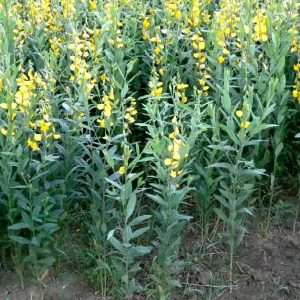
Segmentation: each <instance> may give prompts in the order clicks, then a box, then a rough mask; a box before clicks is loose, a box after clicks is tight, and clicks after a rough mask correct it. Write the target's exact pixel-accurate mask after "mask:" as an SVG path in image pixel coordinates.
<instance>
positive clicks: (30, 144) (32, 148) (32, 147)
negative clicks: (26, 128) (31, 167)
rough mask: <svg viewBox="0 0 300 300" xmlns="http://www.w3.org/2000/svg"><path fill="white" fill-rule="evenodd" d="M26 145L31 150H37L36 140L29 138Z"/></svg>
mask: <svg viewBox="0 0 300 300" xmlns="http://www.w3.org/2000/svg"><path fill="white" fill-rule="evenodd" d="M27 146H28V147H29V148H30V149H31V150H32V151H38V150H39V147H38V144H37V142H35V141H32V140H31V139H30V138H29V139H28V140H27Z"/></svg>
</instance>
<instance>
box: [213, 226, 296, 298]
mask: <svg viewBox="0 0 300 300" xmlns="http://www.w3.org/2000/svg"><path fill="white" fill-rule="evenodd" d="M237 262H238V263H237V264H236V265H237V268H236V274H237V275H236V277H237V280H236V282H235V288H234V289H233V291H232V293H229V292H228V291H226V292H224V293H223V294H221V295H220V296H219V297H216V298H215V299H218V300H229V299H230V300H235V299H243V300H265V299H266V300H299V299H300V233H299V232H297V233H295V234H294V235H293V234H292V232H291V231H289V230H282V229H281V230H279V229H277V230H275V229H273V230H272V231H271V233H270V234H269V236H268V237H267V238H264V237H263V236H262V234H259V233H255V234H253V235H251V236H250V237H249V238H248V239H247V240H246V242H245V244H244V246H243V247H241V250H240V254H239V258H238V260H237Z"/></svg>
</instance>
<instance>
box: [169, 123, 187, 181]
mask: <svg viewBox="0 0 300 300" xmlns="http://www.w3.org/2000/svg"><path fill="white" fill-rule="evenodd" d="M172 123H173V127H174V128H173V132H172V133H170V134H169V138H170V140H171V143H170V144H169V146H168V151H169V155H170V156H169V157H168V158H166V159H165V160H164V164H165V165H166V166H168V167H170V168H171V171H170V176H171V177H172V178H176V177H178V176H179V175H180V174H181V173H182V170H181V169H180V164H181V162H182V160H183V159H184V158H187V157H188V154H187V153H184V152H186V145H185V143H184V142H183V140H182V139H180V130H179V127H178V124H177V118H176V117H174V118H173V120H172Z"/></svg>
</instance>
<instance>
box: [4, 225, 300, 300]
mask: <svg viewBox="0 0 300 300" xmlns="http://www.w3.org/2000/svg"><path fill="white" fill-rule="evenodd" d="M198 236H200V235H197V234H196V233H195V232H192V235H190V236H189V235H188V236H187V239H186V240H185V241H184V247H183V249H182V252H183V253H185V259H184V260H186V259H187V260H189V261H190V263H188V264H187V265H186V267H185V270H184V271H183V272H182V274H181V275H180V277H179V279H180V280H181V282H182V289H181V290H180V289H179V290H178V291H175V293H174V294H173V296H172V297H171V300H184V299H188V300H197V299H205V300H210V299H211V300H299V299H300V232H299V231H298V232H296V233H295V234H293V232H292V230H291V229H282V227H279V226H277V227H273V228H272V230H271V231H270V233H269V234H268V236H267V237H264V236H263V234H262V232H261V230H258V229H252V232H251V233H250V234H248V236H247V237H246V238H245V242H244V243H243V245H242V246H240V249H239V251H238V253H237V255H236V258H235V261H236V263H235V270H234V273H235V274H234V279H235V280H234V284H233V289H232V291H231V292H230V290H229V286H228V257H229V255H228V253H227V252H226V250H225V248H224V249H222V247H218V246H217V247H213V248H211V251H207V249H206V250H205V251H202V250H201V247H202V248H203V247H204V245H205V244H203V243H202V242H201V240H199V239H197V237H198ZM145 274H147V272H145ZM79 278H80V277H79V276H78V274H77V275H74V274H71V273H64V274H61V275H60V276H59V278H55V279H54V278H48V279H47V282H46V284H45V287H44V288H37V287H36V286H35V285H33V284H27V285H26V287H25V289H21V288H20V287H19V285H18V280H17V276H16V275H15V274H13V273H6V274H5V275H4V276H3V277H2V280H0V300H81V299H82V300H104V298H101V297H100V296H98V295H97V294H95V291H94V290H93V289H91V288H89V287H88V286H87V284H86V283H83V282H82V281H80V280H79ZM145 280H146V281H147V279H146V278H145ZM136 299H140V300H142V299H154V300H157V299H155V298H151V297H150V298H149V297H147V295H145V296H138V297H137V298H136Z"/></svg>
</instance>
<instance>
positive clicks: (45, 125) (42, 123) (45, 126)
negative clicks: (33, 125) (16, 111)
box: [39, 121, 52, 132]
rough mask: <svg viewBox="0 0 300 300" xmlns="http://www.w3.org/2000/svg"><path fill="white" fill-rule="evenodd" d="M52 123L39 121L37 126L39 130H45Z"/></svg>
mask: <svg viewBox="0 0 300 300" xmlns="http://www.w3.org/2000/svg"><path fill="white" fill-rule="evenodd" d="M51 125H52V124H51V123H50V122H45V121H41V122H40V124H39V126H40V129H41V131H43V132H47V131H48V130H49V129H50V126H51Z"/></svg>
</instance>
